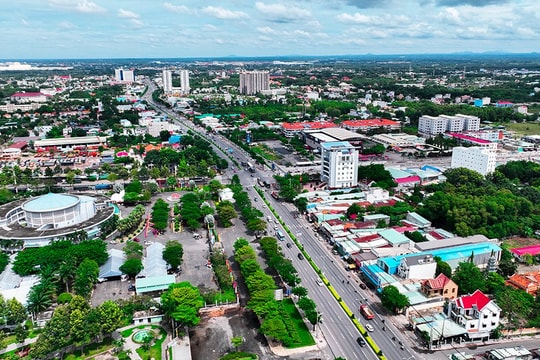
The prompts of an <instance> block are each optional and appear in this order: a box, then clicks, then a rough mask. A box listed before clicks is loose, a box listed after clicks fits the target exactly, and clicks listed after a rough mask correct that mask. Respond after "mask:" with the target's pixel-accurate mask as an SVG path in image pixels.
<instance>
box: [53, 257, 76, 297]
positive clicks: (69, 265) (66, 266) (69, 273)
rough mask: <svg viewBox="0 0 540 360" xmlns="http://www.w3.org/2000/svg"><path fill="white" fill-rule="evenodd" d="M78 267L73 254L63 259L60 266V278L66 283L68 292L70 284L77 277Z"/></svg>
mask: <svg viewBox="0 0 540 360" xmlns="http://www.w3.org/2000/svg"><path fill="white" fill-rule="evenodd" d="M76 269H77V267H76V264H75V259H74V258H73V257H71V256H70V257H68V258H66V259H65V260H64V261H62V263H61V264H60V267H59V268H58V271H57V275H58V279H59V280H60V281H62V282H63V283H64V285H65V287H66V292H69V284H70V283H71V281H72V280H73V278H74V277H75V270H76Z"/></svg>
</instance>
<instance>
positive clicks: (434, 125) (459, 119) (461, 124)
mask: <svg viewBox="0 0 540 360" xmlns="http://www.w3.org/2000/svg"><path fill="white" fill-rule="evenodd" d="M478 130H480V118H479V117H477V116H471V115H463V114H456V115H439V116H429V115H424V116H421V117H420V119H419V120H418V132H419V133H420V134H422V135H427V136H434V135H438V134H442V133H445V132H447V131H449V132H462V131H478Z"/></svg>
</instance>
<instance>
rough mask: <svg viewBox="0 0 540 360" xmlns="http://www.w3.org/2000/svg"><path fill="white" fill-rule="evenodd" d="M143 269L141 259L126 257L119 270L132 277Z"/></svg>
mask: <svg viewBox="0 0 540 360" xmlns="http://www.w3.org/2000/svg"><path fill="white" fill-rule="evenodd" d="M142 269H143V264H142V261H141V259H138V258H131V259H127V260H126V262H124V263H123V264H122V265H121V266H120V271H121V272H123V273H124V274H126V275H127V276H129V277H131V278H134V277H135V276H137V275H138V274H139V273H140V272H141V271H142Z"/></svg>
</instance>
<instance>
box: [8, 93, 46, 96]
mask: <svg viewBox="0 0 540 360" xmlns="http://www.w3.org/2000/svg"><path fill="white" fill-rule="evenodd" d="M43 95H45V94H42V93H40V92H22V93H15V94H13V95H11V97H37V96H43Z"/></svg>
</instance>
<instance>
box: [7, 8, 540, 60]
mask: <svg viewBox="0 0 540 360" xmlns="http://www.w3.org/2000/svg"><path fill="white" fill-rule="evenodd" d="M0 29H1V34H2V36H1V39H2V41H1V44H2V45H1V47H0V59H40V58H127V57H135V58H140V57H158V58H174V57H220V56H229V55H238V56H278V55H343V54H355V55H363V54H426V53H452V52H462V51H471V52H485V51H505V52H532V51H540V1H538V0H510V1H504V0H261V1H257V0H254V1H247V0H221V1H220V0H200V1H195V0H166V1H161V0H16V1H8V0H2V3H1V5H0Z"/></svg>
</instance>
